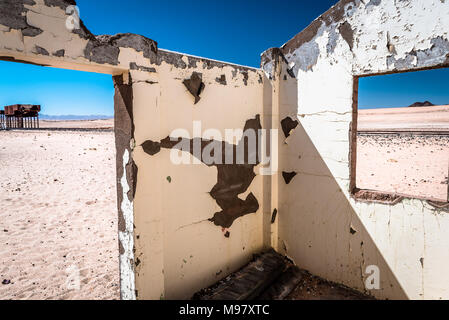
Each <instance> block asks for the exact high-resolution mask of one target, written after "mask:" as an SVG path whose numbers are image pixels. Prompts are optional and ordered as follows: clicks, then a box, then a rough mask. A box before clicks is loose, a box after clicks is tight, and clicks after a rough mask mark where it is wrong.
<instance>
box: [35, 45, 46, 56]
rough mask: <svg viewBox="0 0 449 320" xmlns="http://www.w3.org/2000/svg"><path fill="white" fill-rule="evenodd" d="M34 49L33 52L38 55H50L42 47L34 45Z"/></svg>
mask: <svg viewBox="0 0 449 320" xmlns="http://www.w3.org/2000/svg"><path fill="white" fill-rule="evenodd" d="M34 50H35V52H36V53H37V54H40V55H43V56H49V55H50V54H49V53H48V51H47V50H45V49H44V48H42V47H39V46H35V47H34Z"/></svg>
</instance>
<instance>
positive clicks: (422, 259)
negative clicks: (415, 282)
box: [419, 258, 424, 268]
mask: <svg viewBox="0 0 449 320" xmlns="http://www.w3.org/2000/svg"><path fill="white" fill-rule="evenodd" d="M419 262H420V263H421V267H422V268H424V258H421V259H419Z"/></svg>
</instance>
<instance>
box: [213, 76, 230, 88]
mask: <svg viewBox="0 0 449 320" xmlns="http://www.w3.org/2000/svg"><path fill="white" fill-rule="evenodd" d="M215 81H216V82H218V83H219V84H222V85H224V86H225V85H227V84H228V83H227V82H226V75H224V74H222V75H221V76H220V77H217V78H216V79H215Z"/></svg>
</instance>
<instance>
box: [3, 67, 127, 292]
mask: <svg viewBox="0 0 449 320" xmlns="http://www.w3.org/2000/svg"><path fill="white" fill-rule="evenodd" d="M0 70H1V71H0V73H1V74H2V77H1V79H2V80H0V92H2V95H1V96H0V109H1V110H4V107H5V106H11V105H17V104H23V105H39V106H40V107H41V110H40V111H39V127H38V128H37V127H35V126H33V127H29V126H26V127H25V126H23V127H9V128H8V127H4V129H7V130H0V163H1V166H0V175H1V177H2V179H1V181H0V203H1V206H2V210H0V245H1V247H2V248H1V249H2V250H0V252H1V253H0V256H1V259H0V282H2V284H0V299H119V298H120V292H119V291H120V285H119V282H120V280H119V248H118V239H117V229H118V227H117V223H118V222H117V220H118V219H117V216H118V215H117V191H116V163H115V150H116V149H115V138H114V130H113V128H114V123H113V117H114V100H113V99H114V86H113V83H112V78H111V76H110V75H103V74H94V73H87V72H80V71H71V70H62V69H54V68H43V67H39V66H33V65H26V64H20V63H12V62H0ZM3 113H4V112H3ZM3 113H2V115H4V114H3ZM2 119H3V118H2ZM3 123H4V122H2V124H3Z"/></svg>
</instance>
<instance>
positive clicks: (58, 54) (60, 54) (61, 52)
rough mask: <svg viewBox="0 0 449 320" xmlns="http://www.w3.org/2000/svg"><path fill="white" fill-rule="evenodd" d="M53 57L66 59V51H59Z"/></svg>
mask: <svg viewBox="0 0 449 320" xmlns="http://www.w3.org/2000/svg"><path fill="white" fill-rule="evenodd" d="M53 55H54V56H55V57H64V55H65V50H64V49H61V50H58V51H56V52H55V53H53Z"/></svg>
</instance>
